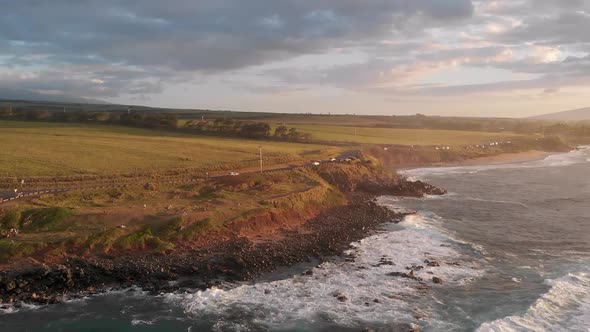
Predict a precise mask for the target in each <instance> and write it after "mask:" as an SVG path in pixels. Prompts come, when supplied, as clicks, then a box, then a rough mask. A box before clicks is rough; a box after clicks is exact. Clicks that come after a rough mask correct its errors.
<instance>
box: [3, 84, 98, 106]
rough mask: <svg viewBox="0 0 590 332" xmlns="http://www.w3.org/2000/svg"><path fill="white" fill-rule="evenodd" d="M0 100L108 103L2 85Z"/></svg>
mask: <svg viewBox="0 0 590 332" xmlns="http://www.w3.org/2000/svg"><path fill="white" fill-rule="evenodd" d="M0 100H30V101H48V102H57V103H78V104H86V103H89V104H108V103H107V102H105V101H102V100H97V99H90V98H83V97H75V96H68V95H62V94H58V95H48V94H42V93H38V92H35V91H31V90H16V89H10V88H3V87H0Z"/></svg>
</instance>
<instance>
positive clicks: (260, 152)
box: [258, 145, 262, 173]
mask: <svg viewBox="0 0 590 332" xmlns="http://www.w3.org/2000/svg"><path fill="white" fill-rule="evenodd" d="M258 152H259V154H260V173H262V145H259V146H258Z"/></svg>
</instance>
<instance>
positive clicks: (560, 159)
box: [400, 146, 590, 181]
mask: <svg viewBox="0 0 590 332" xmlns="http://www.w3.org/2000/svg"><path fill="white" fill-rule="evenodd" d="M589 156H590V146H582V147H579V148H578V149H576V150H573V151H571V152H568V153H560V154H554V155H550V156H548V157H546V158H545V159H542V160H536V161H529V162H520V163H507V164H491V165H476V166H458V167H427V168H417V169H411V170H405V171H401V172H400V173H401V174H402V175H404V176H406V177H409V178H412V179H413V180H414V181H416V180H425V179H427V178H428V177H429V176H432V175H445V174H475V173H479V172H483V171H489V170H496V169H513V168H538V167H564V166H569V165H574V164H580V163H587V162H590V157H589Z"/></svg>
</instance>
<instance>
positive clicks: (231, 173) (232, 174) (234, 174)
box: [229, 172, 240, 176]
mask: <svg viewBox="0 0 590 332" xmlns="http://www.w3.org/2000/svg"><path fill="white" fill-rule="evenodd" d="M229 175H231V176H238V175H240V173H238V172H229Z"/></svg>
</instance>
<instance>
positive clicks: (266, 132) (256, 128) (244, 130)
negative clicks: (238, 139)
mask: <svg viewBox="0 0 590 332" xmlns="http://www.w3.org/2000/svg"><path fill="white" fill-rule="evenodd" d="M240 136H243V137H248V138H265V137H268V136H270V125H269V124H268V123H262V122H258V123H247V124H245V125H243V126H242V127H241V129H240Z"/></svg>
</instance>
